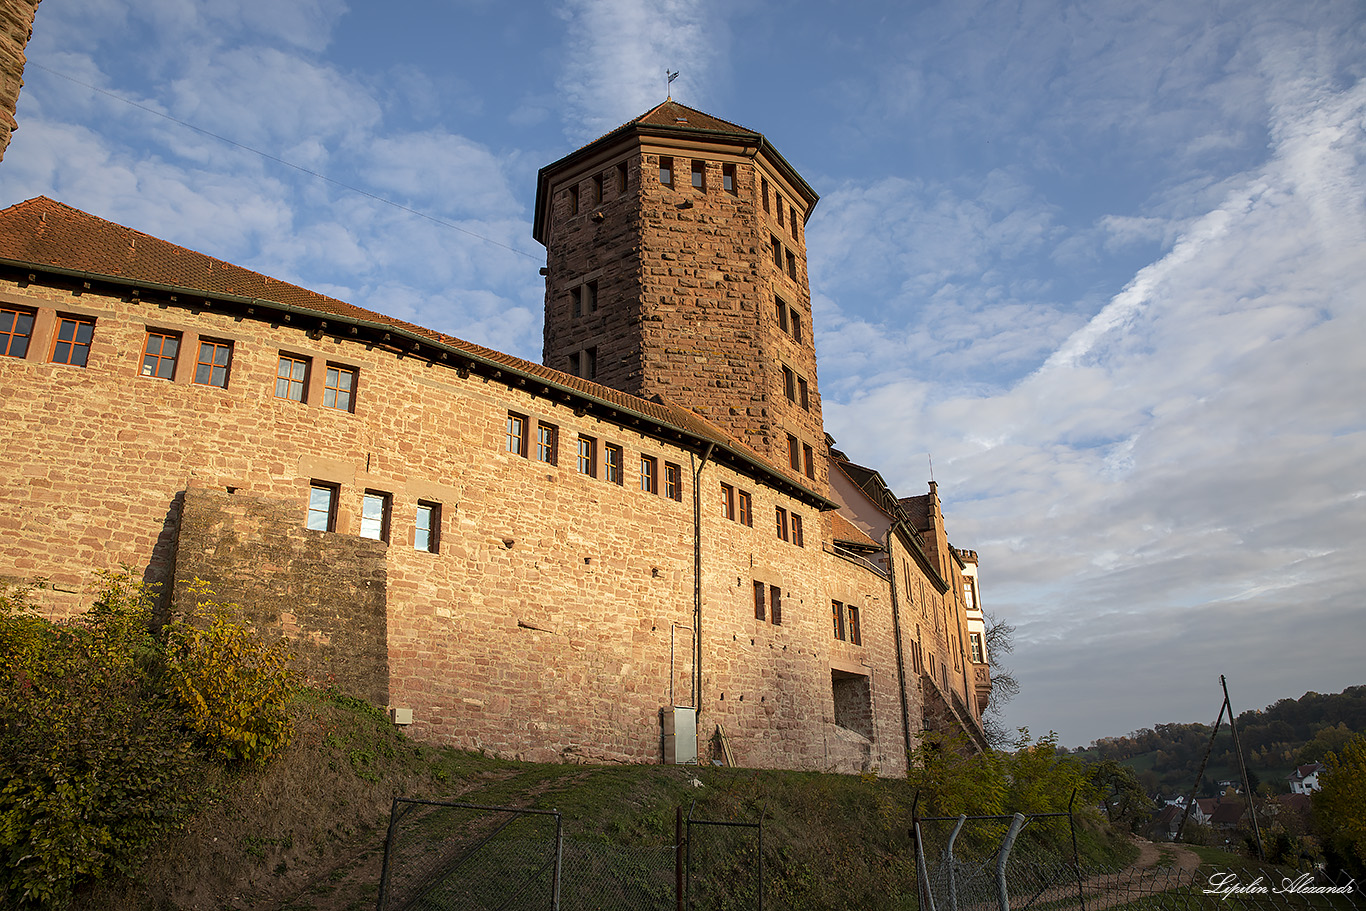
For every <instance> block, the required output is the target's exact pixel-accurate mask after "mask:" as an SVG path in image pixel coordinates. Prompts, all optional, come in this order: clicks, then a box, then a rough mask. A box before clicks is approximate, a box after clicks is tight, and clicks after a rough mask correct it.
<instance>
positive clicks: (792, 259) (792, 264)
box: [787, 250, 797, 282]
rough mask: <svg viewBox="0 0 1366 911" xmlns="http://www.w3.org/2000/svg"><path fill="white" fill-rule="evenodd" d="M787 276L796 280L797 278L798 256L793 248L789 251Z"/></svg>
mask: <svg viewBox="0 0 1366 911" xmlns="http://www.w3.org/2000/svg"><path fill="white" fill-rule="evenodd" d="M787 277H788V278H790V279H792V280H793V281H794V282H795V281H796V280H797V257H796V256H795V255H793V253H792V251H791V250H788V251H787Z"/></svg>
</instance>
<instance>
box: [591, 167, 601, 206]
mask: <svg viewBox="0 0 1366 911" xmlns="http://www.w3.org/2000/svg"><path fill="white" fill-rule="evenodd" d="M602 186H603V183H602V175H601V174H594V175H593V205H595V206H596V205H597V204H598V203H600V202H602Z"/></svg>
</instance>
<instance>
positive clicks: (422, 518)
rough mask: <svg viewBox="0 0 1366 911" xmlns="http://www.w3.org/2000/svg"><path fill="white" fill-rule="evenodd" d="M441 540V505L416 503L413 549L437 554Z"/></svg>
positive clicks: (420, 501) (419, 501)
mask: <svg viewBox="0 0 1366 911" xmlns="http://www.w3.org/2000/svg"><path fill="white" fill-rule="evenodd" d="M440 540H441V504H440V503H428V502H425V501H423V500H418V501H417V514H416V517H415V518H414V519H413V549H414V550H421V551H426V552H427V553H429V554H434V553H436V552H437V550H438V547H439V546H440Z"/></svg>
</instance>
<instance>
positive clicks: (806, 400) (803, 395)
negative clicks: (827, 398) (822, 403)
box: [797, 376, 811, 411]
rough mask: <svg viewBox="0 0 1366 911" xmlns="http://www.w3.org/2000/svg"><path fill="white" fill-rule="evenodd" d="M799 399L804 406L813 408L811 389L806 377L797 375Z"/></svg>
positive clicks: (808, 408)
mask: <svg viewBox="0 0 1366 911" xmlns="http://www.w3.org/2000/svg"><path fill="white" fill-rule="evenodd" d="M797 401H798V402H800V403H801V406H802V408H804V409H806V410H807V411H810V410H811V390H810V388H809V387H808V386H807V385H806V377H802V376H799V377H797Z"/></svg>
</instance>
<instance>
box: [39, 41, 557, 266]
mask: <svg viewBox="0 0 1366 911" xmlns="http://www.w3.org/2000/svg"><path fill="white" fill-rule="evenodd" d="M28 66H31V67H36V68H37V69H40V70H42V71H43V72H45V73H51V74H52V75H53V76H60V77H61V78H63V79H65V80H67V81H68V82H72V83H75V84H76V85H79V86H81V87H82V88H87V89H89V90H90V91H92V92H98V93H99V94H101V95H106V96H108V97H110V98H113V99H114V100H115V101H121V102H123V103H124V104H126V105H129V106H130V107H135V108H137V109H138V110H140V111H145V112H147V113H148V114H153V115H155V116H157V117H160V118H161V119H163V120H169V121H170V122H171V123H174V124H179V125H180V126H182V127H185V128H187V129H190V130H194V131H195V132H196V133H201V134H203V135H205V136H208V137H210V138H212V139H217V140H218V141H219V142H225V143H227V144H228V145H231V146H236V147H237V148H239V149H242V150H244V151H247V152H251V153H252V154H253V155H260V156H261V157H262V158H265V159H267V160H268V161H273V162H275V163H276V164H282V165H284V166H285V167H287V168H293V169H294V170H296V171H299V172H301V173H303V174H307V175H308V176H309V177H316V178H317V179H319V180H325V181H327V182H328V183H330V184H333V185H334V186H338V187H341V188H342V189H343V190H350V191H351V192H352V193H359V194H360V195H361V196H365V197H367V198H369V199H373V200H375V202H380V203H384V205H386V206H393V207H394V208H395V209H401V210H403V211H404V212H407V213H408V214H410V215H416V216H417V217H419V218H425V219H427V220H428V221H430V222H433V223H435V224H438V225H441V226H442V227H443V228H450V229H452V230H454V231H459V232H460V233H461V234H465V235H468V236H470V237H473V238H475V239H476V240H482V241H484V242H485V243H489V244H493V245H494V246H495V247H502V248H503V249H504V250H508V251H510V252H512V253H516V254H517V255H518V256H525V257H527V258H528V259H535V260H539V259H540V257H539V256H537V255H535V254H534V253H528V252H526V251H525V250H519V249H517V248H516V247H510V246H508V245H507V244H505V243H503V242H502V241H498V240H494V239H493V238H491V237H485V236H484V235H482V234H476V233H475V232H473V231H471V230H469V229H468V228H462V227H460V226H459V225H457V224H454V223H452V222H449V221H446V220H445V219H444V218H437V217H436V216H435V215H428V214H427V213H426V212H419V211H418V210H417V209H414V208H411V207H410V206H405V205H403V204H402V203H398V202H394V201H393V200H392V199H385V198H384V197H383V196H377V195H375V194H374V193H371V192H370V191H369V190H362V189H361V188H360V187H353V186H351V185H350V184H349V183H343V182H342V181H340V180H337V179H336V178H335V177H328V176H327V175H326V174H320V173H318V172H317V171H313V170H310V169H308V168H305V167H304V166H303V165H297V164H295V163H294V162H292V161H286V160H285V159H283V158H277V157H276V156H274V155H271V154H270V153H268V152H262V151H261V150H260V149H256V148H252V147H251V146H249V145H246V144H244V143H241V142H238V141H237V140H235V139H229V138H228V137H226V136H220V135H219V134H217V133H213V132H210V131H209V130H206V129H203V128H202V127H197V126H195V125H194V124H192V123H186V122H185V121H183V120H180V119H178V118H175V117H172V116H171V115H170V114H166V113H163V112H161V111H158V110H156V109H154V108H149V107H147V106H146V105H145V104H138V103H137V102H136V101H130V100H129V99H127V98H124V97H123V96H122V95H116V94H115V93H113V92H111V91H109V90H108V89H102V88H100V87H99V86H96V85H90V84H89V83H87V82H82V81H81V80H79V79H76V78H75V77H73V76H68V75H67V74H66V73H62V72H59V71H57V70H54V69H52V68H51V67H48V66H43V65H42V64H41V63H35V62H34V61H32V60H30V61H28Z"/></svg>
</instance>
